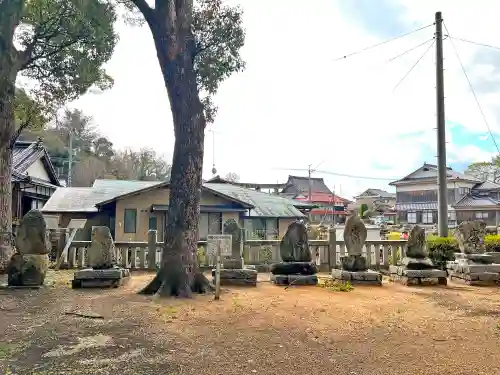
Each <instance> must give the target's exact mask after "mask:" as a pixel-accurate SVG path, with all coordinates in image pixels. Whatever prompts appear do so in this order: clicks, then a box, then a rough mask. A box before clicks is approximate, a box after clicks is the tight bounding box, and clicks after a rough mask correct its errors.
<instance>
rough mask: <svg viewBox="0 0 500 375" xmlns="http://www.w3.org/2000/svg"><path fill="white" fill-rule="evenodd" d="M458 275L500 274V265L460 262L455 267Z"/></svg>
mask: <svg viewBox="0 0 500 375" xmlns="http://www.w3.org/2000/svg"><path fill="white" fill-rule="evenodd" d="M454 271H456V272H458V273H466V274H467V273H477V274H479V273H489V272H491V273H500V264H481V263H467V262H463V261H458V262H457V263H456V265H455V267H454Z"/></svg>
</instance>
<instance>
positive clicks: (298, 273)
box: [270, 262, 318, 285]
mask: <svg viewBox="0 0 500 375" xmlns="http://www.w3.org/2000/svg"><path fill="white" fill-rule="evenodd" d="M270 271H271V275H270V280H271V282H273V283H274V284H276V285H316V284H318V277H317V276H316V273H317V272H318V268H317V266H316V264H314V263H312V262H281V263H274V264H272V265H271V270H270Z"/></svg>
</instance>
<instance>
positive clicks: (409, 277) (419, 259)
mask: <svg viewBox="0 0 500 375" xmlns="http://www.w3.org/2000/svg"><path fill="white" fill-rule="evenodd" d="M389 271H390V274H391V277H392V279H393V280H395V281H401V282H402V283H403V284H405V285H424V284H432V285H433V284H441V285H446V284H447V281H446V271H442V270H439V269H436V268H435V267H434V264H433V263H432V261H431V260H430V259H429V258H428V257H427V255H426V253H425V229H424V228H421V227H419V226H418V225H415V226H414V227H413V228H412V230H411V231H410V234H409V236H408V242H407V250H406V256H405V257H404V258H403V259H402V260H401V266H397V265H392V266H390V267H389Z"/></svg>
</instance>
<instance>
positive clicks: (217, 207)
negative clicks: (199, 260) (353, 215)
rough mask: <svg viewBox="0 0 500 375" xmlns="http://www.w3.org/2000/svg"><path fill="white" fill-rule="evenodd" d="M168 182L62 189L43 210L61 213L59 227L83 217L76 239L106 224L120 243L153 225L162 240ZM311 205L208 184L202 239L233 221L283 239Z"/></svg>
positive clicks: (257, 234) (251, 232)
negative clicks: (83, 224) (84, 224)
mask: <svg viewBox="0 0 500 375" xmlns="http://www.w3.org/2000/svg"><path fill="white" fill-rule="evenodd" d="M168 200H169V182H159V181H128V180H96V181H95V182H94V185H93V186H92V187H89V188H78V187H71V188H64V187H61V188H58V189H57V190H56V191H55V193H54V194H53V195H52V197H51V198H50V199H49V201H48V202H47V203H46V204H45V206H44V207H43V209H42V212H43V213H46V214H51V215H58V216H59V226H61V227H66V226H67V225H68V223H69V221H70V220H71V219H77V218H85V219H87V225H86V226H85V228H84V229H83V230H80V231H79V233H78V234H77V237H76V240H89V239H90V232H91V230H92V226H96V225H106V226H109V228H110V229H111V233H112V235H113V238H114V239H115V240H116V241H147V232H148V230H149V229H155V230H157V231H158V240H159V241H161V240H163V236H164V227H165V220H166V217H167V216H166V215H167V214H168ZM309 207H310V205H308V204H306V203H302V202H298V201H294V200H292V199H287V198H283V197H279V196H276V195H271V194H267V193H263V192H259V191H255V190H251V189H247V188H245V187H241V186H236V185H232V184H228V183H204V184H203V187H202V192H201V204H200V219H199V237H200V239H201V240H203V239H205V238H206V237H207V235H208V234H219V233H221V232H222V228H223V224H224V223H225V222H226V221H227V220H229V219H235V220H237V221H238V222H239V223H240V225H242V226H243V228H245V230H246V233H247V237H248V238H252V237H253V238H263V239H272V238H281V237H282V236H283V235H284V234H285V232H286V229H287V228H288V225H289V224H290V223H291V222H293V221H294V220H296V219H299V218H303V217H304V213H303V212H302V211H304V210H307V209H309Z"/></svg>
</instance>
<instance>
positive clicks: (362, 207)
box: [359, 203, 368, 217]
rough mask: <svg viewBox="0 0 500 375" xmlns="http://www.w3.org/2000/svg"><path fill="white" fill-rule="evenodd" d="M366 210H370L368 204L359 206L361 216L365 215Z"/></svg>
mask: <svg viewBox="0 0 500 375" xmlns="http://www.w3.org/2000/svg"><path fill="white" fill-rule="evenodd" d="M366 211H368V205H367V204H366V203H363V204H362V205H361V207H359V217H364V215H365V212H366Z"/></svg>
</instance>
